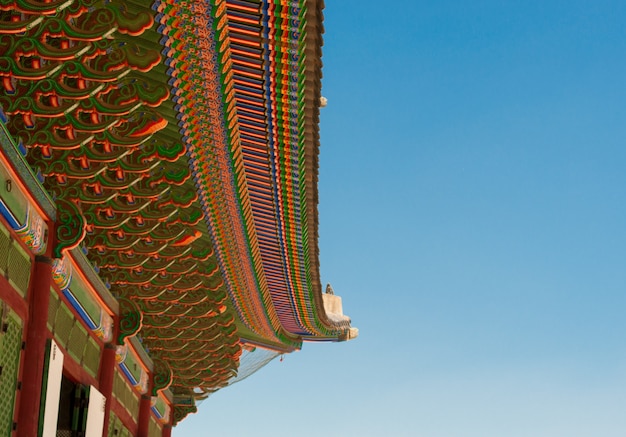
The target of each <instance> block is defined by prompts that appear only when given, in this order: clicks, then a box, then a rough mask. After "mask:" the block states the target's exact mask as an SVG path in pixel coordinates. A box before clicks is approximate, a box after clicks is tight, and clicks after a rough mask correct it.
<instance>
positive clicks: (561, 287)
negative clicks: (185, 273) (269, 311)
mask: <svg viewBox="0 0 626 437" xmlns="http://www.w3.org/2000/svg"><path fill="white" fill-rule="evenodd" d="M625 23H626V2H624V1H623V0H620V1H602V0H593V1H592V0H587V1H577V0H567V1H556V0H542V1H502V0H500V1H487V0H485V1H481V0H473V1H467V0H464V1H446V0H438V1H409V0H402V1H395V2H389V3H385V2H380V1H376V2H374V1H365V0H359V1H357V0H327V2H326V9H325V29H326V33H325V45H324V47H323V53H324V55H323V62H324V70H323V71H324V78H323V95H324V96H326V97H327V98H328V106H327V107H326V108H324V109H323V110H322V119H321V125H320V128H321V141H322V149H321V162H320V165H321V169H320V249H321V273H322V280H323V281H324V282H330V283H331V284H332V285H333V287H334V289H335V292H336V294H339V295H341V296H342V297H343V299H344V311H345V312H346V313H347V314H348V315H350V316H351V317H352V320H353V325H354V326H356V327H358V328H359V329H360V337H359V338H358V339H357V340H355V341H352V342H349V343H339V344H321V345H318V344H309V343H307V344H305V345H304V347H303V349H302V351H300V352H297V353H293V354H291V355H287V356H285V357H284V360H283V361H282V362H280V361H279V360H274V361H273V362H272V363H270V364H269V365H268V366H267V367H265V368H264V369H262V370H260V371H259V372H258V373H256V374H255V375H252V376H251V377H250V378H249V379H247V380H245V381H243V382H241V383H239V384H237V385H235V386H232V387H229V388H227V389H224V390H222V391H220V392H218V393H216V394H215V395H214V396H212V397H211V398H209V399H208V400H207V401H205V402H204V403H203V404H202V405H201V406H200V411H199V413H198V414H195V415H192V416H189V417H188V418H187V419H186V420H185V421H184V422H183V423H182V424H181V425H179V426H178V427H177V428H175V430H174V436H175V437H183V436H191V437H196V436H197V437H205V436H206V437H210V436H226V437H231V436H232V437H242V436H243V437H246V436H255V437H260V436H272V437H277V436H285V437H292V436H303V437H309V436H311V437H312V436H329V437H334V436H344V437H345V436H348V437H350V436H372V437H378V436H417V437H561V436H562V437H579V436H580V437H624V436H625V435H626V317H625V314H626V268H625V263H626V231H625V230H626V171H625V169H626V147H624V144H625V141H626V24H625Z"/></svg>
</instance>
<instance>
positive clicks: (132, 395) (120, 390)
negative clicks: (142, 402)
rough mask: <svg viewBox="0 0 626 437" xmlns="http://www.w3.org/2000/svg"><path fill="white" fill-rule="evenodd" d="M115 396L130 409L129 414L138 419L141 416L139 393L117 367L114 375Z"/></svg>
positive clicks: (126, 408) (125, 407) (127, 409)
mask: <svg viewBox="0 0 626 437" xmlns="http://www.w3.org/2000/svg"><path fill="white" fill-rule="evenodd" d="M113 396H114V397H115V399H117V401H118V402H119V403H120V404H122V406H123V407H124V409H125V410H126V411H128V414H130V416H131V417H133V418H135V420H137V417H139V395H138V394H137V393H136V392H135V391H134V390H133V388H132V387H131V386H130V384H129V383H128V381H126V378H125V377H124V376H123V375H122V373H121V372H120V370H119V369H118V368H117V367H116V369H115V376H114V377H113Z"/></svg>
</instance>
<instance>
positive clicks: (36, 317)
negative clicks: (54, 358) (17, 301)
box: [17, 223, 54, 437]
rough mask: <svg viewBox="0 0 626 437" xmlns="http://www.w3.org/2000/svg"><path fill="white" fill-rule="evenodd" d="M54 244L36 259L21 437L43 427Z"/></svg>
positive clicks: (30, 436)
mask: <svg viewBox="0 0 626 437" xmlns="http://www.w3.org/2000/svg"><path fill="white" fill-rule="evenodd" d="M48 233H49V234H48V235H53V233H54V225H53V224H52V223H48ZM51 253H52V244H48V247H47V250H46V253H45V255H38V256H37V257H36V258H35V265H34V268H33V271H32V276H31V282H30V288H29V292H28V323H27V324H26V344H25V346H24V355H23V363H24V365H23V373H22V389H21V393H20V403H19V413H18V422H17V423H18V425H17V436H18V437H33V436H36V435H37V430H38V427H39V404H40V402H41V385H42V380H43V367H44V360H45V355H46V341H47V340H48V337H49V336H50V334H49V332H48V327H47V322H48V305H49V303H50V286H51V285H52V258H51V257H50V256H51Z"/></svg>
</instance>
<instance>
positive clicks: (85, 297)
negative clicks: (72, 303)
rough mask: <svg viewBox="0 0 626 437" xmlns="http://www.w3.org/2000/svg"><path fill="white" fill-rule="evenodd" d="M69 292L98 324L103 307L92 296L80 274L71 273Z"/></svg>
mask: <svg viewBox="0 0 626 437" xmlns="http://www.w3.org/2000/svg"><path fill="white" fill-rule="evenodd" d="M70 292H71V293H72V295H73V296H74V298H75V299H76V300H77V301H78V302H79V303H80V305H81V306H82V307H83V309H84V310H85V312H86V313H87V314H88V315H89V317H90V318H91V320H92V321H93V322H94V323H95V325H96V326H98V325H99V324H100V317H101V316H102V311H103V309H102V307H101V306H100V304H99V303H98V302H97V301H96V299H95V298H94V297H93V296H92V294H91V292H90V291H89V290H88V288H87V285H86V284H85V283H84V282H83V280H82V279H81V278H80V276H78V275H72V280H71V281H70Z"/></svg>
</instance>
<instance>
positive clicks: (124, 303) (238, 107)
mask: <svg viewBox="0 0 626 437" xmlns="http://www.w3.org/2000/svg"><path fill="white" fill-rule="evenodd" d="M322 9H323V2H322V1H315V0H302V1H299V2H298V1H280V2H276V3H270V2H267V1H249V0H221V1H211V2H209V1H195V0H163V1H160V0H157V1H155V2H144V1H140V0H134V1H126V0H112V1H103V0H76V1H74V0H52V1H47V2H43V1H39V0H14V1H8V0H3V1H2V2H0V82H1V84H0V106H1V107H2V110H3V111H4V114H5V115H6V123H4V128H5V129H6V130H7V132H8V133H9V135H10V136H11V137H12V139H13V140H14V142H15V143H16V144H18V150H21V151H22V152H23V154H24V156H25V159H26V162H27V163H28V165H29V166H30V168H31V169H32V170H33V172H34V174H35V175H36V176H37V177H38V178H39V181H40V184H42V186H43V187H44V188H45V192H46V193H47V195H49V196H50V197H51V198H52V200H53V204H54V209H55V211H53V213H49V214H48V215H49V217H47V218H48V219H49V220H52V221H54V220H55V217H52V215H53V214H56V223H57V225H56V246H55V256H56V257H58V258H59V259H61V258H63V257H64V256H69V254H71V253H74V252H75V251H77V250H79V251H83V252H84V253H85V254H86V257H87V259H88V261H89V263H90V265H91V268H93V269H94V271H95V272H97V275H98V277H99V278H100V280H101V281H102V282H103V283H104V284H105V285H106V286H107V287H108V288H109V290H110V293H111V294H112V295H113V296H115V297H116V300H117V302H118V303H119V317H120V321H121V322H120V338H119V339H118V340H120V341H121V340H122V339H123V338H124V337H125V336H133V335H135V334H136V335H137V336H138V337H140V338H141V339H142V342H143V346H144V347H145V349H146V350H147V351H148V352H149V354H150V356H151V357H152V359H153V360H154V362H155V366H157V367H158V366H160V367H162V368H165V369H166V372H165V373H166V374H168V373H169V374H170V375H171V376H170V377H169V378H166V379H167V382H166V383H164V384H166V385H167V386H168V387H169V388H170V390H171V391H172V392H173V393H174V396H175V397H179V398H182V397H185V396H187V397H191V398H201V397H203V396H206V395H207V394H209V393H211V392H213V391H215V390H217V389H219V388H221V387H224V386H225V385H227V384H228V383H229V381H231V380H232V379H233V378H234V377H235V376H236V375H237V372H238V367H239V360H240V357H241V354H242V345H244V346H245V347H246V348H252V347H262V348H265V349H270V350H273V351H276V352H280V353H283V352H291V351H293V350H296V349H299V348H300V347H301V344H302V341H303V340H307V341H314V340H321V341H337V340H346V339H350V338H352V337H354V336H355V335H356V330H355V329H354V328H351V327H350V320H349V319H348V318H347V317H345V316H343V315H342V311H341V308H340V305H339V307H337V305H336V304H334V306H333V305H330V306H329V305H328V303H327V304H326V305H325V302H330V301H331V300H332V299H334V298H333V297H330V296H329V297H326V296H325V295H323V294H322V291H321V282H320V274H319V249H318V211H317V203H318V191H317V177H318V154H319V132H318V123H319V107H320V97H321V96H320V88H321V82H320V80H321V46H322V33H323V28H322ZM32 195H33V196H35V197H37V196H36V195H35V194H34V193H32ZM40 202H41V200H40ZM42 208H43V207H42ZM44 209H45V208H44ZM188 411H192V407H189V408H188V409H187V410H185V409H184V408H182V407H181V408H179V411H178V412H177V420H179V419H181V418H182V417H184V415H185V414H186V412H188Z"/></svg>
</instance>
